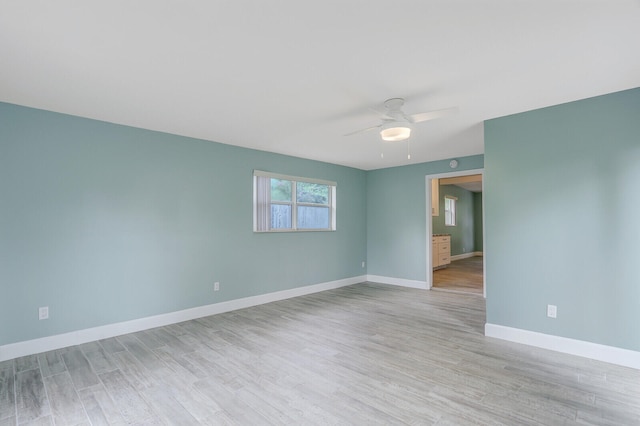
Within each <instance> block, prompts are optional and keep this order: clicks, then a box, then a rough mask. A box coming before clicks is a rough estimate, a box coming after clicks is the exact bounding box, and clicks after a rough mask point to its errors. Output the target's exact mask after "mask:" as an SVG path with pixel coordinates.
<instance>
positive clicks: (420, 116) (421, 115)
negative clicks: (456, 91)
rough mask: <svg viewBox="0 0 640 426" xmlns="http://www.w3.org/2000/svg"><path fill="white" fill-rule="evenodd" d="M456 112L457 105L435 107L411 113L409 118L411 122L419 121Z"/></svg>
mask: <svg viewBox="0 0 640 426" xmlns="http://www.w3.org/2000/svg"><path fill="white" fill-rule="evenodd" d="M456 112H458V107H452V108H445V109H437V110H435V111H429V112H421V113H418V114H412V115H410V116H409V119H410V120H411V122H413V123H421V122H423V121H429V120H435V119H436V118H440V117H445V116H447V115H451V114H454V113H456Z"/></svg>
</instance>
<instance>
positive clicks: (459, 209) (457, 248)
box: [432, 185, 476, 256]
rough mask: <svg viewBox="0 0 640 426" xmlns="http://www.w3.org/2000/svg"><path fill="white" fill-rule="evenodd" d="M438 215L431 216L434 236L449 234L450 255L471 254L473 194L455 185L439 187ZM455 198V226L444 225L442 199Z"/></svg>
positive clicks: (472, 241) (473, 225)
mask: <svg viewBox="0 0 640 426" xmlns="http://www.w3.org/2000/svg"><path fill="white" fill-rule="evenodd" d="M439 193H440V215H439V216H433V220H432V232H433V233H434V234H451V255H452V256H456V255H459V254H464V253H471V252H473V251H474V250H475V241H474V238H475V222H476V221H475V219H474V214H475V207H474V198H473V192H471V191H467V190H466V189H464V188H460V187H459V186H455V185H440V191H439ZM445 195H451V196H453V197H456V198H457V199H458V200H457V201H456V226H446V225H445V224H444V197H445Z"/></svg>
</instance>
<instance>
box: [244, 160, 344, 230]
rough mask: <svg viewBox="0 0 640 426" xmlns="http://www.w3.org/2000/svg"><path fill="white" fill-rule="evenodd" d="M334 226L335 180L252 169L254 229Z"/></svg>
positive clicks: (314, 228)
mask: <svg viewBox="0 0 640 426" xmlns="http://www.w3.org/2000/svg"><path fill="white" fill-rule="evenodd" d="M335 229H336V183H335V182H330V181H324V180H320V179H312V178H302V177H296V176H286V175H279V174H275V173H269V172H262V171H259V170H254V172H253V231H254V232H283V231H285V232H286V231H289V232H290V231H335Z"/></svg>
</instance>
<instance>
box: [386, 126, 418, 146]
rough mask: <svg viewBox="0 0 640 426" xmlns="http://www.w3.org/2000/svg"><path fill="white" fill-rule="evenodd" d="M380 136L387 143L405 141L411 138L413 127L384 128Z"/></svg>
mask: <svg viewBox="0 0 640 426" xmlns="http://www.w3.org/2000/svg"><path fill="white" fill-rule="evenodd" d="M380 136H381V137H382V140H383V141H387V142H398V141H403V140H405V139H409V136H411V127H408V126H402V125H401V126H394V127H388V128H384V127H383V128H382V130H380Z"/></svg>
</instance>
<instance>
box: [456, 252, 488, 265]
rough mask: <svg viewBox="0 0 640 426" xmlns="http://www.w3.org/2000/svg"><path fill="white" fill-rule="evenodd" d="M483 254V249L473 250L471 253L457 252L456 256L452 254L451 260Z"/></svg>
mask: <svg viewBox="0 0 640 426" xmlns="http://www.w3.org/2000/svg"><path fill="white" fill-rule="evenodd" d="M476 256H482V252H481V251H472V252H469V253H462V254H456V255H455V256H451V261H452V262H455V261H456V260H462V259H468V258H470V257H476Z"/></svg>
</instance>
